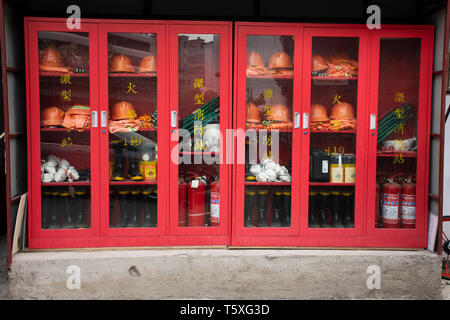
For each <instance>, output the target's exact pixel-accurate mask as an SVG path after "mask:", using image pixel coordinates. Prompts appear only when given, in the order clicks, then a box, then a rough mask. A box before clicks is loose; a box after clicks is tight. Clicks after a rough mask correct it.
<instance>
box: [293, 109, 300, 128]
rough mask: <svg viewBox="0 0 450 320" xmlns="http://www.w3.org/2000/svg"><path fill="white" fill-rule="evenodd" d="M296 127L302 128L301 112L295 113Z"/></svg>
mask: <svg viewBox="0 0 450 320" xmlns="http://www.w3.org/2000/svg"><path fill="white" fill-rule="evenodd" d="M294 128H296V129H298V128H300V112H295V113H294Z"/></svg>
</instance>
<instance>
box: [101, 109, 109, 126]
mask: <svg viewBox="0 0 450 320" xmlns="http://www.w3.org/2000/svg"><path fill="white" fill-rule="evenodd" d="M107 120H108V118H107V116H106V111H102V115H101V126H102V128H106V125H107V124H108V121H107Z"/></svg>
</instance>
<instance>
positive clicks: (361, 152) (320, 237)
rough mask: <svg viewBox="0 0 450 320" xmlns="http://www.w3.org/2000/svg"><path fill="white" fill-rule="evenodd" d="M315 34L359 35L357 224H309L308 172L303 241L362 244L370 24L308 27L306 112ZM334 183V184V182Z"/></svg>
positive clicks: (305, 149) (306, 144) (306, 143)
mask: <svg viewBox="0 0 450 320" xmlns="http://www.w3.org/2000/svg"><path fill="white" fill-rule="evenodd" d="M315 37H333V38H343V37H345V38H357V39H358V66H359V68H358V79H357V80H352V81H357V83H358V86H357V101H356V112H357V114H356V117H357V126H356V133H355V134H356V173H357V174H356V181H355V189H354V190H355V210H354V223H355V228H330V229H323V228H308V212H309V208H308V205H309V201H308V200H309V189H310V186H312V185H314V183H312V184H310V182H309V175H308V174H304V175H303V176H302V181H301V193H300V203H301V207H300V212H301V220H300V222H301V229H300V231H301V238H302V239H301V244H302V245H335V246H340V245H342V244H344V243H345V245H349V244H350V243H353V242H355V243H356V244H358V245H360V243H359V242H360V241H361V238H362V234H363V229H364V224H365V212H364V202H365V192H364V191H365V190H364V186H365V179H366V175H365V173H364V171H365V170H364V168H365V162H366V161H365V156H366V155H365V148H364V146H365V145H366V141H365V139H366V137H365V135H364V132H365V131H366V130H367V129H366V128H367V125H368V124H367V120H368V115H367V112H366V110H367V108H366V105H367V100H366V92H367V76H368V63H369V61H368V44H369V42H368V34H367V29H366V28H364V29H363V28H359V29H348V28H345V27H341V28H333V29H328V28H305V32H304V42H303V43H304V45H303V77H304V82H303V87H302V89H303V91H302V112H308V113H310V106H311V103H313V102H312V101H311V95H312V94H311V90H312V84H311V78H312V77H311V72H310V70H311V60H312V49H313V48H312V40H313V38H315ZM302 131H305V132H306V134H303V135H302V149H301V154H302V161H301V163H302V166H301V170H302V172H305V173H307V172H308V170H309V152H310V135H311V132H310V130H309V128H308V129H307V130H302ZM332 185H333V184H331V186H332ZM344 239H345V240H344Z"/></svg>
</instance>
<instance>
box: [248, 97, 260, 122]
mask: <svg viewBox="0 0 450 320" xmlns="http://www.w3.org/2000/svg"><path fill="white" fill-rule="evenodd" d="M246 107H247V120H246V121H247V122H253V123H260V122H261V117H260V115H259V109H258V106H257V105H256V104H254V103H252V102H247V105H246Z"/></svg>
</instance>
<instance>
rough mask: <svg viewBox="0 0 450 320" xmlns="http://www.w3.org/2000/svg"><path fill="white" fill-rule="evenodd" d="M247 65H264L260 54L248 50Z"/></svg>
mask: <svg viewBox="0 0 450 320" xmlns="http://www.w3.org/2000/svg"><path fill="white" fill-rule="evenodd" d="M247 65H248V66H250V67H260V66H264V61H263V59H262V57H261V55H260V54H259V53H258V52H256V51H250V52H249V53H248V56H247Z"/></svg>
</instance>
